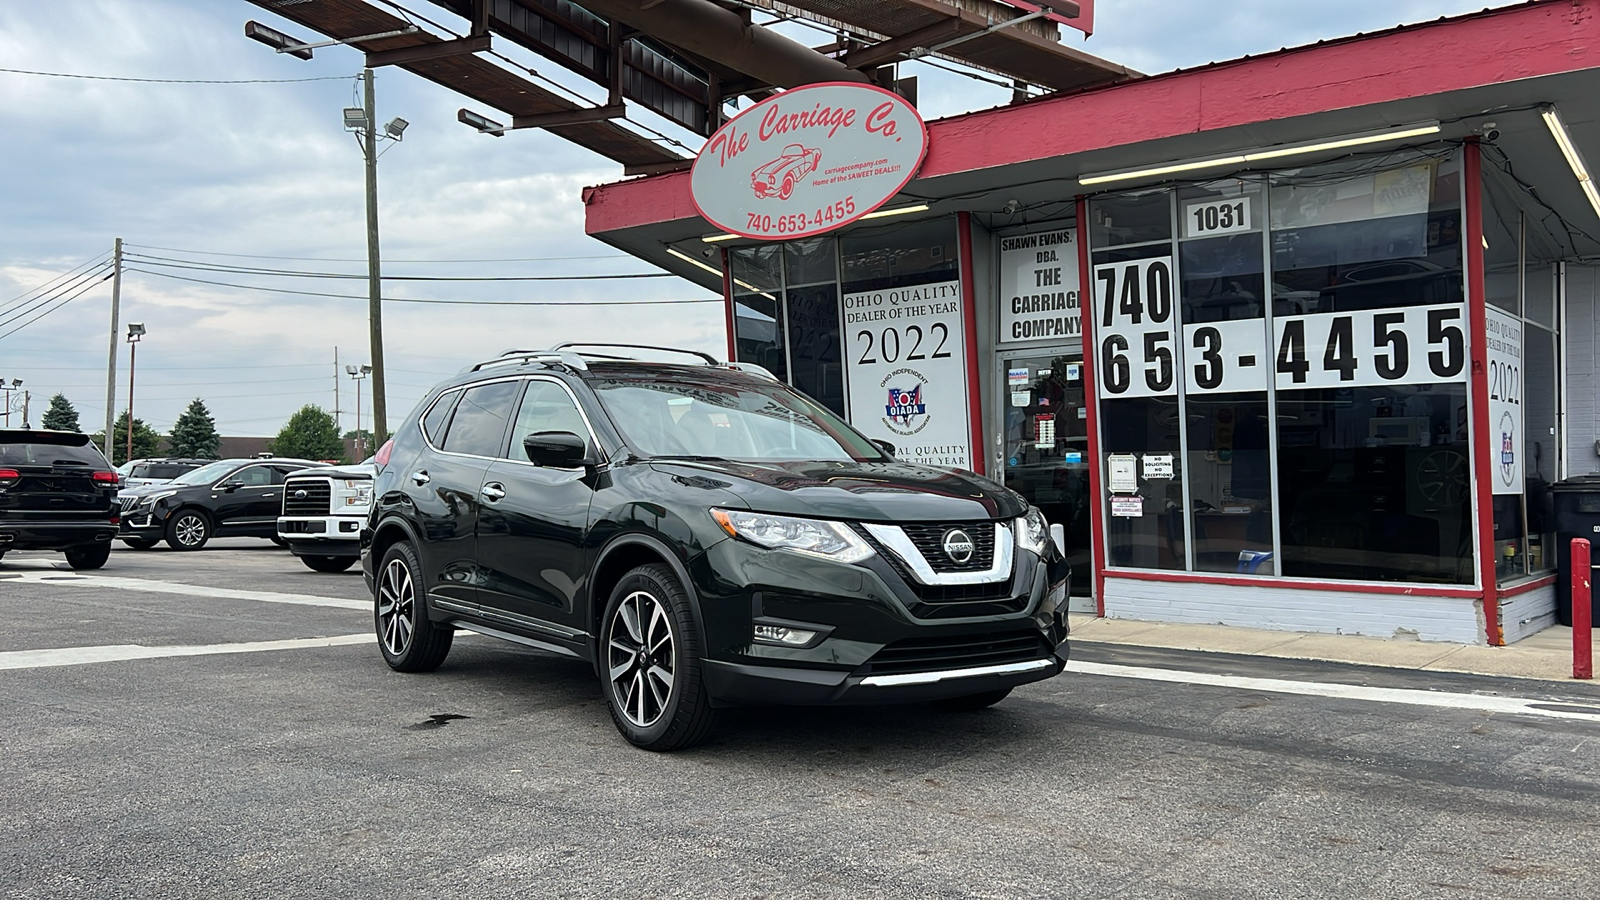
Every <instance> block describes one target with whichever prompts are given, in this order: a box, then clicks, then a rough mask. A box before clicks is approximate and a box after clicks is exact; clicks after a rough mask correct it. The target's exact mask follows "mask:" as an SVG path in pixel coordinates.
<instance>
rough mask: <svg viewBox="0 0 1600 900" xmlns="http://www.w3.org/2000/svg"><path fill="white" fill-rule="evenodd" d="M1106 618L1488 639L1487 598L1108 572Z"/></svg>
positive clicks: (1452, 639)
mask: <svg viewBox="0 0 1600 900" xmlns="http://www.w3.org/2000/svg"><path fill="white" fill-rule="evenodd" d="M1105 583H1106V617H1107V618H1111V619H1142V620H1145V621H1154V622H1186V623H1190V624H1196V625H1237V626H1240V627H1244V628H1265V629H1268V630H1271V631H1309V632H1319V633H1323V634H1365V635H1372V636H1374V637H1402V638H1415V639H1417V640H1423V641H1448V642H1450V643H1456V644H1486V643H1488V639H1487V637H1486V636H1485V632H1484V621H1483V602H1482V600H1481V599H1479V598H1473V597H1468V598H1461V597H1437V596H1427V595H1426V594H1425V593H1422V592H1424V591H1426V588H1420V589H1419V593H1418V594H1413V595H1402V594H1364V593H1357V592H1355V591H1324V590H1305V589H1302V588H1292V587H1275V586H1272V585H1269V584H1263V585H1261V586H1260V587H1256V586H1251V587H1236V586H1233V585H1227V584H1210V583H1203V582H1170V581H1143V580H1139V579H1133V578H1118V577H1116V576H1114V575H1108V576H1107V577H1106V582H1105Z"/></svg>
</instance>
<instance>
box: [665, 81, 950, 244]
mask: <svg viewBox="0 0 1600 900" xmlns="http://www.w3.org/2000/svg"><path fill="white" fill-rule="evenodd" d="M927 149H928V131H927V128H926V127H925V126H924V125H923V123H922V117H921V116H919V115H917V111H916V110H915V109H914V108H912V107H911V105H910V104H908V103H906V102H905V100H903V99H901V97H900V96H899V95H898V94H893V93H890V92H889V91H886V90H883V89H882V88H877V87H871V86H869V85H863V84H851V83H828V84H813V85H807V86H805V87H798V88H794V89H792V90H787V91H784V92H783V93H781V94H779V95H777V96H776V97H771V98H769V99H767V100H763V101H762V102H760V103H758V104H756V105H755V106H752V107H750V108H749V109H747V110H745V111H744V112H742V113H740V114H739V115H737V116H734V117H733V118H732V119H730V120H729V121H728V123H727V124H726V125H723V126H722V127H721V128H719V129H718V130H717V133H716V134H713V135H712V136H711V139H710V140H709V141H706V145H705V147H703V148H702V149H701V150H700V155H699V156H698V157H696V158H695V161H694V170H693V172H692V173H691V174H690V180H689V185H690V193H691V196H692V197H693V199H694V205H695V208H696V209H698V210H699V211H700V215H702V216H704V217H705V219H706V220H707V221H709V222H710V223H711V224H713V225H715V226H717V227H718V228H721V229H723V230H724V231H727V232H729V233H730V234H737V235H740V236H742V237H748V238H761V239H764V240H788V239H791V238H800V237H805V236H807V235H812V234H820V233H822V232H825V231H832V230H833V229H835V228H838V227H840V226H841V225H845V224H848V223H850V222H853V221H855V220H856V219H859V218H861V217H862V216H864V215H866V214H867V213H870V212H872V211H873V210H875V209H877V208H878V207H880V206H882V205H883V204H884V203H886V202H888V200H889V199H890V198H891V197H893V196H894V195H895V194H896V193H899V191H900V189H901V188H902V187H905V185H906V182H908V181H910V180H911V178H912V176H914V175H915V174H916V173H917V167H918V166H920V165H921V164H922V157H923V154H924V153H925V152H926V151H927Z"/></svg>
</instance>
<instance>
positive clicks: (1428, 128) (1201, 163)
mask: <svg viewBox="0 0 1600 900" xmlns="http://www.w3.org/2000/svg"><path fill="white" fill-rule="evenodd" d="M1438 133H1439V123H1438V122H1425V123H1422V124H1418V125H1408V126H1405V127H1402V128H1386V129H1384V130H1382V131H1369V132H1366V133H1364V134H1352V135H1348V136H1345V137H1337V138H1330V139H1328V140H1324V141H1313V142H1310V143H1304V144H1285V145H1283V146H1280V147H1269V148H1267V149H1265V150H1255V151H1252V152H1249V153H1234V154H1230V155H1228V156H1215V157H1211V158H1209V159H1194V160H1184V161H1182V162H1175V163H1169V164H1167V165H1164V166H1152V167H1150V168H1147V169H1131V170H1128V171H1126V172H1098V173H1095V174H1092V175H1080V176H1078V183H1079V184H1081V185H1086V186H1087V185H1093V184H1105V183H1107V182H1113V181H1132V180H1134V179H1136V178H1155V177H1157V176H1161V175H1176V174H1179V173H1181V172H1193V171H1195V170H1197V169H1213V168H1218V167H1221V166H1240V165H1247V164H1249V163H1255V162H1261V161H1263V160H1268V159H1281V158H1283V157H1285V156H1298V155H1300V154H1303V153H1320V152H1322V151H1324V150H1341V149H1343V148H1345V147H1361V146H1365V145H1367V144H1381V143H1384V142H1387V141H1398V140H1404V139H1406V138H1414V137H1424V136H1426V135H1430V134H1438Z"/></svg>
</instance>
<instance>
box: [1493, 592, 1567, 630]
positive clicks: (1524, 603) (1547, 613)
mask: <svg viewBox="0 0 1600 900" xmlns="http://www.w3.org/2000/svg"><path fill="white" fill-rule="evenodd" d="M1555 623H1556V586H1555V585H1553V584H1547V585H1545V586H1544V587H1542V588H1535V589H1533V590H1531V591H1528V592H1527V593H1525V594H1518V595H1516V596H1515V597H1507V598H1505V599H1504V600H1502V601H1501V602H1500V627H1501V628H1502V629H1504V631H1505V633H1506V643H1508V644H1511V643H1515V642H1517V641H1520V640H1522V639H1523V638H1525V637H1527V636H1528V635H1530V634H1533V633H1534V632H1536V631H1541V630H1543V629H1545V628H1549V627H1550V626H1551V625H1554V624H1555Z"/></svg>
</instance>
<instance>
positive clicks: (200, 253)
mask: <svg viewBox="0 0 1600 900" xmlns="http://www.w3.org/2000/svg"><path fill="white" fill-rule="evenodd" d="M122 246H124V247H140V248H143V249H145V250H165V251H167V252H168V253H187V254H189V255H191V256H232V257H237V258H240V259H276V260H287V261H290V262H348V263H365V262H366V261H367V259H366V257H361V258H360V259H349V258H333V257H325V256H261V255H258V254H254V253H218V252H216V251H212V250H185V249H183V248H181V247H157V246H154V245H153V244H130V243H127V242H124V243H123V245H122ZM569 259H633V257H631V256H629V255H628V254H626V253H605V254H601V255H599V256H515V257H508V258H505V259H389V258H388V257H384V260H383V262H384V264H385V265H388V264H390V263H427V264H444V265H450V264H454V263H500V262H557V261H562V260H569ZM187 261H188V260H186V262H187ZM361 277H363V278H365V277H366V276H365V275H363V276H361Z"/></svg>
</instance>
